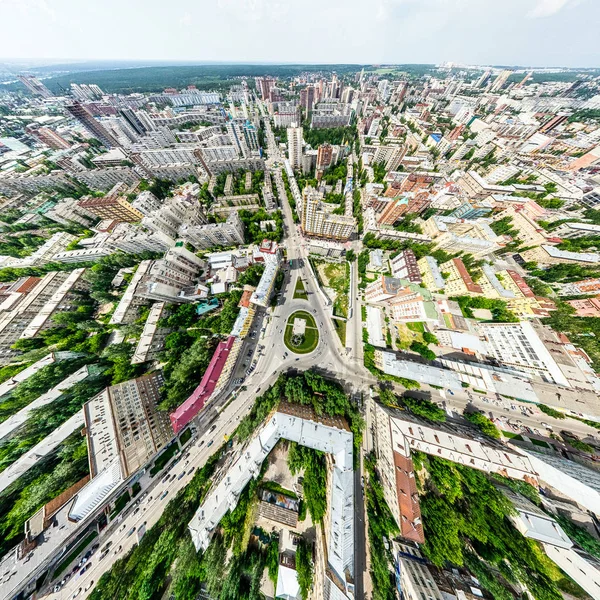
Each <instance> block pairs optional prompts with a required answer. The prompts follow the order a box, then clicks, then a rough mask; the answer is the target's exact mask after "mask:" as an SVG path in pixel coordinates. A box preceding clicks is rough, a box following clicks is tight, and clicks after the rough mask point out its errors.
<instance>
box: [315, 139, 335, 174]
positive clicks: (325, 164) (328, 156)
mask: <svg viewBox="0 0 600 600" xmlns="http://www.w3.org/2000/svg"><path fill="white" fill-rule="evenodd" d="M332 159H333V146H332V145H331V144H321V145H320V146H319V148H318V151H317V170H318V171H321V170H325V169H327V168H329V166H330V165H331V161H332Z"/></svg>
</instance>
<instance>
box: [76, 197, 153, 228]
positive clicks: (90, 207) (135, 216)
mask: <svg viewBox="0 0 600 600" xmlns="http://www.w3.org/2000/svg"><path fill="white" fill-rule="evenodd" d="M79 206H80V207H81V208H83V209H85V210H87V211H89V212H91V213H92V214H94V215H96V216H97V217H100V218H101V219H112V220H114V221H125V222H127V223H135V222H137V221H141V219H142V217H143V216H144V215H143V214H142V213H141V212H140V211H139V210H137V208H134V207H133V206H132V205H131V204H130V203H129V202H128V201H127V199H126V198H124V197H123V196H117V195H109V196H105V197H104V198H84V199H83V200H80V201H79Z"/></svg>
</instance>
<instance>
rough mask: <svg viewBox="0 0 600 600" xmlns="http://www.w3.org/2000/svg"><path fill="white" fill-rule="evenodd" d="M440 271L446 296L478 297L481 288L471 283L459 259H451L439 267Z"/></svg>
mask: <svg viewBox="0 0 600 600" xmlns="http://www.w3.org/2000/svg"><path fill="white" fill-rule="evenodd" d="M440 271H441V272H442V273H443V277H444V278H445V279H446V288H445V290H444V292H445V294H446V295H447V296H480V295H482V294H483V290H482V289H481V286H480V285H478V284H477V283H475V282H474V281H473V279H472V278H471V275H469V272H468V271H467V268H466V267H465V265H464V263H463V261H462V260H461V259H460V258H453V259H452V260H449V261H448V262H445V263H443V264H441V265H440Z"/></svg>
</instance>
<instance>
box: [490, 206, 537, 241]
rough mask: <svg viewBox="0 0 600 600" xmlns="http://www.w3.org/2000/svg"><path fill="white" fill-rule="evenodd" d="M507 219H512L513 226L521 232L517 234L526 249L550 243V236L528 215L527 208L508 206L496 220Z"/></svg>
mask: <svg viewBox="0 0 600 600" xmlns="http://www.w3.org/2000/svg"><path fill="white" fill-rule="evenodd" d="M505 217H510V218H511V219H512V223H511V225H512V227H513V228H514V229H516V230H517V231H518V232H519V233H518V234H517V235H518V238H519V239H520V240H521V241H522V242H523V244H524V245H525V246H526V247H530V246H539V245H541V244H546V243H547V242H548V234H547V233H546V231H545V230H544V229H543V227H541V226H540V225H538V224H537V223H536V222H535V221H534V219H533V218H532V215H531V214H529V213H528V211H527V209H526V208H525V207H521V206H518V205H517V206H514V205H511V206H508V207H507V208H506V209H505V210H503V211H502V212H501V213H499V214H498V216H497V217H496V218H495V220H496V221H498V220H500V219H503V218H505Z"/></svg>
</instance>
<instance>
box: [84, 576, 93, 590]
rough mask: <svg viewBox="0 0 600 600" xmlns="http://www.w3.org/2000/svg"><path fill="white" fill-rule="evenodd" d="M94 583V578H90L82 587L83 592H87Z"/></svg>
mask: <svg viewBox="0 0 600 600" xmlns="http://www.w3.org/2000/svg"><path fill="white" fill-rule="evenodd" d="M93 585H94V580H93V579H92V580H91V581H90V582H89V583H88V584H87V585H86V586H85V588H84V589H83V591H84V592H87V591H88V590H89V589H90V588H91V587H92V586H93Z"/></svg>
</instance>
